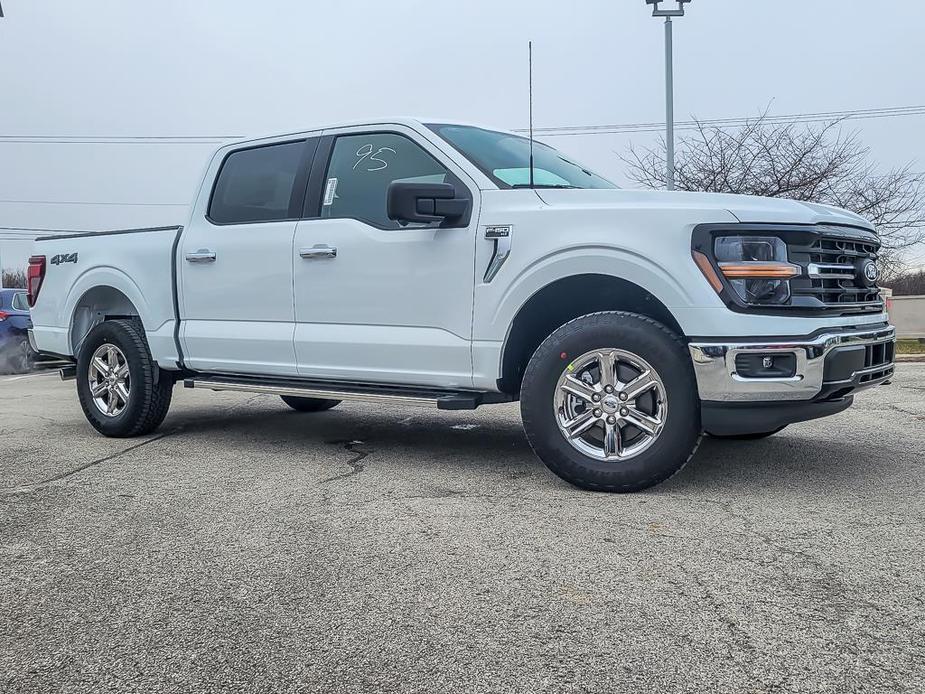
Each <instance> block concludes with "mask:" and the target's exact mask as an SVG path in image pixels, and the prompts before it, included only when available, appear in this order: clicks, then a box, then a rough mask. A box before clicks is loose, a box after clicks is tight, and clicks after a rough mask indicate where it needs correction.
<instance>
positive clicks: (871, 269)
mask: <svg viewBox="0 0 925 694" xmlns="http://www.w3.org/2000/svg"><path fill="white" fill-rule="evenodd" d="M861 272H862V273H863V274H864V279H865V280H866V281H867V284H868V285H869V286H873V285H874V284H876V283H877V278H878V277H879V276H880V272H879V271H878V270H877V263H875V262H874V261H873V260H868V261H867V262H865V263H864V264H863V265H862V266H861Z"/></svg>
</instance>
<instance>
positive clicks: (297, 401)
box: [280, 395, 341, 412]
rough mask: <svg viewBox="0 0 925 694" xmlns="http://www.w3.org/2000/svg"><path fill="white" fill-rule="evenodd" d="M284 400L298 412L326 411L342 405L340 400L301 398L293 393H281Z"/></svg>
mask: <svg viewBox="0 0 925 694" xmlns="http://www.w3.org/2000/svg"><path fill="white" fill-rule="evenodd" d="M280 397H281V398H282V400H283V402H284V403H286V404H287V405H289V407H291V408H292V409H294V410H295V411H296V412H324V411H325V410H330V409H331V408H332V407H337V406H338V405H340V403H341V401H340V400H325V399H324V398H299V397H295V396H293V395H280Z"/></svg>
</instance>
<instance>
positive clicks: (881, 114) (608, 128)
mask: <svg viewBox="0 0 925 694" xmlns="http://www.w3.org/2000/svg"><path fill="white" fill-rule="evenodd" d="M921 115H925V106H900V107H895V108H877V109H854V110H849V111H823V112H816V113H798V114H789V115H780V116H771V115H765V116H763V117H761V119H762V120H763V121H764V122H766V123H776V124H780V123H821V122H828V121H835V120H865V119H878V118H898V117H901V116H921ZM757 118H758V117H738V118H711V119H704V120H699V121H697V120H688V121H678V122H676V123H675V129H677V130H696V129H697V128H699V127H700V126H709V127H717V128H724V127H741V126H744V125H746V124H748V123H750V122H754V121H755V120H757ZM664 127H665V124H664V123H662V122H649V123H623V124H609V125H571V126H558V127H547V128H534V132H535V133H536V134H539V135H543V136H546V137H563V136H575V135H578V136H580V135H597V134H622V133H648V132H661V131H662V130H663V129H664ZM515 132H525V131H524V130H523V129H522V128H521V129H518V130H516V131H515Z"/></svg>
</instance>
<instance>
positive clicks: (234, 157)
mask: <svg viewBox="0 0 925 694" xmlns="http://www.w3.org/2000/svg"><path fill="white" fill-rule="evenodd" d="M304 147H305V143H304V142H302V141H300V142H286V143H283V144H279V145H268V146H266V147H255V148H252V149H242V150H238V151H236V152H232V153H231V154H229V155H228V156H227V157H226V158H225V161H224V163H223V164H222V168H221V171H220V172H219V174H218V179H217V181H216V182H215V189H214V191H213V193H212V200H211V202H210V203H209V219H210V220H212V221H213V222H216V223H218V224H242V223H254V222H272V221H276V220H280V219H291V218H292V215H291V214H290V211H289V202H290V199H291V198H292V187H293V183H294V182H295V179H296V176H297V174H298V172H299V166H300V164H301V162H302V153H303V151H304Z"/></svg>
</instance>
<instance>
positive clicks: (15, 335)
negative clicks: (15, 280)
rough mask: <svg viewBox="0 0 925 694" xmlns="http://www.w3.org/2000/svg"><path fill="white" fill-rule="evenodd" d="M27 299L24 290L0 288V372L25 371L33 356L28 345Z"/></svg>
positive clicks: (30, 321)
mask: <svg viewBox="0 0 925 694" xmlns="http://www.w3.org/2000/svg"><path fill="white" fill-rule="evenodd" d="M31 327H32V319H31V318H29V302H28V300H27V298H26V290H25V289H0V373H25V372H26V371H29V370H30V369H32V364H33V363H34V361H35V357H36V356H37V355H36V353H35V351H34V350H33V349H32V347H31V346H30V345H29V335H28V332H27V331H28V330H29V328H31Z"/></svg>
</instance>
